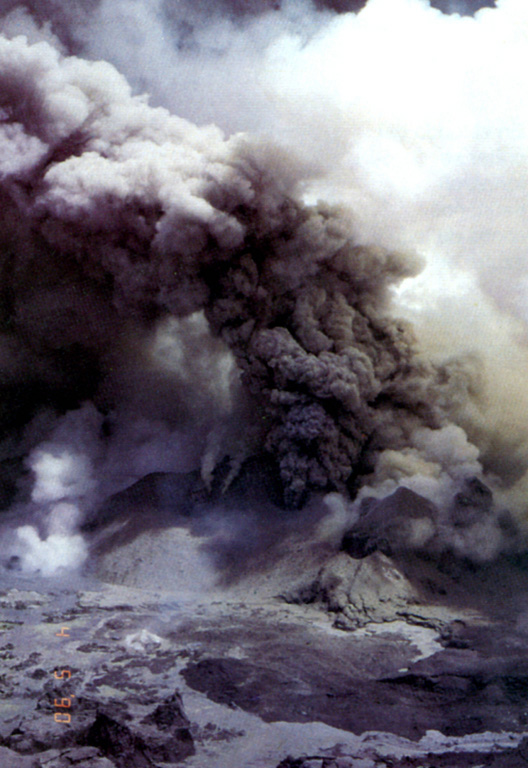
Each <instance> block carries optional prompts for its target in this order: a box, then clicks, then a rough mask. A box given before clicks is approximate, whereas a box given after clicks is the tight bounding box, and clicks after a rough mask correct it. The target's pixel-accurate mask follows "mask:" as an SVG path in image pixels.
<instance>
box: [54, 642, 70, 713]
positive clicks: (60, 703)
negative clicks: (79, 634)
mask: <svg viewBox="0 0 528 768" xmlns="http://www.w3.org/2000/svg"><path fill="white" fill-rule="evenodd" d="M68 630H69V627H61V631H60V632H56V633H55V636H56V637H69V636H70V635H69V634H68ZM53 677H54V678H55V680H70V679H71V670H69V669H68V668H65V669H61V670H60V671H59V670H55V672H54V673H53ZM74 698H75V695H74V694H70V695H69V696H65V697H62V698H60V699H54V700H53V706H54V707H55V710H56V711H55V713H54V715H53V719H54V720H55V722H56V723H64V724H68V723H71V714H70V713H69V712H66V711H64V710H67V709H70V708H71V706H72V700H73V699H74Z"/></svg>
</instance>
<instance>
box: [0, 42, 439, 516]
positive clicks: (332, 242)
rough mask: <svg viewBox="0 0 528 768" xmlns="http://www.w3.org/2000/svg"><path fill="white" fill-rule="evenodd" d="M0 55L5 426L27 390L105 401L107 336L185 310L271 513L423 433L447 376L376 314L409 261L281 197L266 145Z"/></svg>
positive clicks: (72, 63)
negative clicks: (223, 364)
mask: <svg viewBox="0 0 528 768" xmlns="http://www.w3.org/2000/svg"><path fill="white" fill-rule="evenodd" d="M0 56H1V60H0V63H1V67H0V78H1V82H0V92H1V93H2V103H1V109H2V115H3V123H2V129H1V130H2V152H1V160H2V164H1V173H2V189H1V194H2V269H3V286H4V287H3V290H4V296H5V300H4V308H3V334H2V364H3V371H4V374H3V378H4V395H3V399H4V403H5V407H6V410H7V415H10V414H11V413H12V412H13V401H17V400H18V399H19V392H20V388H21V387H23V386H27V385H28V382H30V383H31V385H32V389H31V390H30V392H31V394H33V390H34V389H35V388H37V390H38V392H39V395H38V397H39V398H40V400H41V404H42V401H46V400H48V399H49V400H50V401H51V403H52V404H53V405H55V406H56V407H62V408H65V407H70V408H71V407H72V406H73V405H75V404H78V403H80V402H82V401H83V400H85V399H88V398H90V399H93V400H95V402H96V403H98V404H99V406H100V407H104V408H105V409H106V410H107V411H108V410H110V409H113V408H116V407H117V406H118V405H119V398H120V392H119V391H116V389H118V388H119V387H118V384H116V382H117V381H118V380H119V373H117V374H116V371H115V369H116V367H117V368H120V367H121V368H123V367H126V365H127V364H130V363H127V360H128V358H127V355H128V354H129V350H128V348H127V340H129V339H131V338H132V337H134V338H135V339H136V343H138V344H139V340H140V339H141V338H143V339H145V340H146V339H147V337H148V336H149V334H152V333H153V329H154V328H155V327H156V326H157V325H159V324H160V322H161V321H162V320H163V319H164V318H166V317H167V316H168V315H170V316H172V317H175V318H184V317H188V316H190V315H193V314H194V313H198V312H202V311H203V312H204V313H205V317H206V319H207V321H208V324H209V328H210V331H211V333H212V334H213V335H214V336H217V337H220V338H221V339H222V340H223V341H224V342H225V344H226V345H227V347H228V348H229V349H230V350H231V351H232V353H233V354H234V356H235V358H236V361H237V364H238V368H239V370H240V371H241V375H242V382H243V384H244V386H245V389H246V391H247V392H248V393H249V396H250V399H251V408H250V412H251V414H252V419H251V422H250V423H249V424H248V434H251V439H252V443H253V444H252V446H251V450H253V451H254V450H258V451H261V450H262V451H264V452H266V453H267V454H268V455H269V456H270V457H273V458H274V460H275V461H276V462H277V465H278V468H279V473H280V477H281V480H282V483H283V486H284V497H285V502H286V504H287V505H290V506H298V505H299V504H301V503H302V502H303V501H304V500H305V498H306V494H307V492H308V491H309V490H311V489H321V490H329V489H334V490H335V489H339V490H345V489H346V488H347V487H349V488H352V487H354V485H355V483H356V481H357V476H358V474H360V473H362V472H363V473H364V472H366V471H371V470H372V468H373V464H372V457H373V455H374V452H377V451H379V449H380V448H382V447H383V448H385V449H386V448H393V449H399V448H402V447H403V446H404V445H406V444H407V442H408V440H409V435H410V434H411V432H412V431H413V430H414V429H416V427H418V426H420V425H425V426H428V427H433V428H434V427H439V426H441V425H442V424H443V422H444V421H445V418H446V417H445V412H444V408H443V404H444V402H445V400H446V398H447V390H448V389H449V387H450V375H449V371H448V370H446V369H436V368H434V367H433V366H431V365H429V364H427V363H424V362H422V361H420V360H419V358H418V357H417V356H416V354H415V351H414V348H413V341H412V337H411V335H410V333H409V331H408V330H407V329H406V328H405V327H404V326H403V325H401V324H400V323H398V322H396V321H394V320H392V319H390V318H389V317H388V315H387V312H386V309H387V307H386V304H387V296H388V289H389V287H390V286H391V285H392V284H393V283H395V282H397V281H398V280H400V279H401V278H403V277H406V276H409V275H411V274H413V273H414V272H415V270H416V267H417V263H416V260H415V259H411V258H408V257H404V256H400V255H397V254H392V253H389V252H385V251H383V250H377V249H375V248H367V247H365V246H359V245H356V244H355V243H354V236H353V227H352V226H351V225H350V223H349V222H348V221H347V218H346V216H344V215H340V214H339V213H338V212H336V211H332V210H329V209H326V208H324V207H321V206H314V207H307V206H303V205H301V204H300V203H298V202H294V200H293V198H292V197H291V196H290V194H289V193H290V191H291V188H292V185H293V183H294V182H295V180H296V168H295V165H294V164H292V163H290V162H289V161H288V159H287V158H286V157H282V156H281V155H280V154H277V150H275V149H274V148H273V147H272V146H267V145H265V144H253V145H252V144H251V143H250V142H248V141H247V140H246V139H244V138H242V137H233V138H232V139H230V140H224V139H223V137H222V136H221V134H220V132H219V131H218V130H216V129H214V128H206V129H198V128H196V127H194V126H193V125H191V124H189V123H187V122H185V121H183V120H180V119H178V118H176V117H173V116H170V115H169V114H168V113H167V112H166V111H165V110H163V109H152V108H150V107H149V106H148V105H147V104H146V103H145V102H144V100H142V99H141V98H137V97H132V96H131V95H130V92H129V88H128V86H127V84H126V83H125V81H124V80H123V79H122V78H121V77H120V76H119V75H118V74H117V72H116V71H115V70H113V68H112V67H110V66H109V65H106V64H103V63H96V64H90V63H88V62H85V61H82V60H79V59H74V58H66V59H61V58H60V57H59V56H58V54H57V53H56V51H55V50H53V49H52V48H51V47H49V46H48V45H47V44H46V43H40V44H37V45H35V46H29V45H27V43H26V42H25V41H24V40H22V39H15V40H13V41H6V40H4V41H2V43H1V48H0ZM145 343H146V342H145ZM139 364H141V363H139ZM10 393H16V394H15V395H14V396H12V397H10V396H9V395H10ZM174 397H175V398H177V397H178V393H177V392H175V393H174ZM32 405H33V406H34V403H33V404H32ZM180 407H185V404H184V403H183V404H181V406H180ZM256 446H258V448H257V447H256Z"/></svg>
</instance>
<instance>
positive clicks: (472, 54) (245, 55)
mask: <svg viewBox="0 0 528 768" xmlns="http://www.w3.org/2000/svg"><path fill="white" fill-rule="evenodd" d="M356 5H358V6H359V5H360V4H354V8H353V10H354V11H355V12H354V13H348V12H347V11H348V10H351V7H349V6H350V4H349V3H343V4H339V3H337V2H336V3H331V4H329V3H319V4H317V3H311V2H308V0H284V2H282V3H281V4H280V8H279V7H277V8H275V4H273V3H264V2H263V3H258V2H253V3H247V4H246V3H244V4H242V3H240V4H238V3H234V2H228V1H227V0H225V2H216V3H214V4H210V3H202V2H194V3H190V2H181V3H178V4H169V3H167V2H164V0H156V1H155V2H148V3H147V2H145V0H100V1H99V0H97V1H95V0H94V1H93V2H89V1H88V0H86V1H85V2H76V3H67V4H66V3H64V2H63V0H46V2H42V3H36V2H30V1H29V0H28V2H27V3H25V4H23V5H19V4H17V3H14V2H10V1H9V2H8V1H7V0H5V1H4V2H0V10H1V11H2V12H3V15H2V17H1V27H2V31H3V33H4V35H5V37H3V38H2V42H1V47H0V81H1V82H0V86H1V88H0V94H1V102H0V116H1V118H2V123H1V135H0V195H1V203H2V207H1V214H0V216H1V221H2V229H1V254H2V257H1V266H0V269H1V286H2V287H1V290H2V306H1V316H0V322H1V337H0V362H1V366H2V380H1V383H0V386H1V391H2V409H1V413H0V419H1V423H2V427H3V428H4V430H5V433H6V438H5V439H4V440H3V441H2V442H1V443H0V462H1V466H2V474H1V478H0V479H1V482H0V494H2V495H3V499H4V500H3V505H4V506H6V505H7V504H11V507H10V509H11V514H12V517H13V519H16V520H17V521H20V520H21V521H22V522H27V521H31V523H32V526H33V527H28V526H25V527H23V528H22V529H19V530H18V533H17V534H14V537H15V538H16V537H18V544H19V545H20V542H22V544H23V545H24V546H25V547H26V552H25V554H24V557H25V562H26V564H28V565H29V566H31V567H41V568H42V567H46V566H45V563H46V562H48V561H53V562H55V563H58V564H59V565H60V564H63V565H65V564H69V563H70V562H71V560H72V557H73V555H72V554H71V553H72V552H73V551H76V552H77V553H82V551H84V549H85V547H84V544H83V542H82V540H80V539H78V538H76V534H75V531H76V529H77V526H78V524H79V521H80V520H82V519H83V518H84V515H85V514H86V513H87V512H92V511H93V510H95V509H97V508H98V507H99V506H100V505H101V504H102V503H103V502H104V499H106V498H108V497H109V496H111V495H112V494H114V493H116V492H117V491H120V490H122V489H124V488H127V487H128V486H130V485H131V484H133V483H134V482H135V481H137V480H139V479H140V478H143V477H144V476H145V475H148V474H149V473H153V472H170V473H188V472H189V471H190V470H199V471H200V473H201V477H202V480H203V482H204V483H205V486H206V487H209V488H216V489H218V487H219V484H220V477H221V478H222V484H223V486H224V487H227V486H229V484H230V483H231V482H232V481H233V478H234V477H235V476H236V475H237V473H238V472H239V470H240V467H241V465H242V464H243V463H244V461H245V460H246V459H248V458H249V457H259V461H260V462H261V463H260V466H262V463H263V462H264V463H265V465H266V470H265V471H266V472H268V473H269V471H270V468H271V474H273V475H275V476H276V477H278V479H279V481H280V484H281V486H282V502H283V504H285V505H287V506H292V507H295V506H300V505H302V504H303V503H304V501H305V500H306V499H307V498H308V497H309V496H310V493H311V492H314V491H315V492H327V491H338V492H340V493H341V494H342V495H341V496H336V495H330V496H329V497H327V501H328V504H327V507H328V508H329V509H332V510H333V511H332V512H331V516H332V515H334V513H335V515H334V516H335V520H334V518H333V517H332V520H333V522H332V521H329V530H330V529H332V530H333V531H335V530H341V531H342V530H343V529H346V527H347V526H348V525H349V524H350V522H351V521H352V520H353V519H354V518H355V517H356V516H357V513H358V510H359V509H360V507H361V505H362V504H363V502H364V500H365V499H366V497H372V496H374V497H377V498H379V499H382V498H384V497H387V496H390V495H391V494H393V493H394V492H395V491H397V489H398V488H401V487H402V486H403V487H404V488H406V489H408V490H410V491H413V492H414V493H416V494H418V495H420V496H423V497H425V498H427V499H428V500H429V501H431V502H433V504H434V505H436V507H437V508H438V509H440V510H443V512H441V513H440V516H439V518H438V519H439V521H440V522H439V523H438V526H436V527H435V525H436V523H435V525H433V526H432V527H431V526H429V527H428V528H427V530H430V535H429V534H428V535H427V536H426V535H425V533H423V531H422V533H420V536H418V539H419V540H420V541H421V542H422V544H423V542H425V544H423V546H425V547H426V548H427V547H429V546H432V544H430V541H432V539H435V538H436V539H438V538H439V540H441V541H442V542H444V543H446V545H447V546H451V545H452V546H455V549H457V551H459V552H464V553H470V554H471V553H474V554H475V553H476V555H477V559H478V557H479V556H480V557H484V558H485V559H489V558H490V557H491V556H492V555H493V553H496V552H497V551H499V550H500V548H501V546H502V544H501V541H502V538H501V537H502V534H501V532H500V531H499V530H498V529H497V530H496V532H497V537H496V542H495V543H494V544H493V547H491V550H493V552H492V554H490V548H489V547H488V548H486V547H484V546H483V545H482V544H481V543H480V542H482V540H483V539H484V538H490V537H489V536H488V533H487V531H488V528H485V530H486V533H485V535H480V534H479V535H478V536H476V535H475V536H473V534H471V535H470V534H469V533H468V532H467V531H466V532H465V533H464V536H463V537H462V538H463V540H464V541H463V546H462V545H460V546H459V545H456V540H458V539H457V536H456V535H455V534H456V530H455V529H456V526H457V525H458V523H456V524H455V522H453V520H452V519H451V518H452V515H451V512H452V500H453V498H454V496H455V495H456V494H457V493H459V492H460V491H461V489H462V490H463V488H464V487H466V485H467V483H468V482H470V483H471V482H473V479H474V478H475V477H478V478H480V479H481V480H483V481H484V482H485V483H486V484H487V485H488V486H490V487H491V486H492V487H493V492H494V496H495V499H496V500H498V501H497V505H498V506H500V507H502V508H503V509H505V508H514V509H515V511H517V512H519V513H520V514H521V515H522V514H523V513H524V511H525V506H526V505H525V497H526V496H525V489H526V487H528V473H527V467H528V441H527V440H526V434H527V429H526V418H527V417H526V413H528V408H527V407H525V400H526V395H525V394H523V393H524V392H525V386H524V382H525V379H526V369H527V365H528V362H527V355H526V349H525V345H524V343H523V336H522V333H523V331H522V328H523V326H522V323H524V320H525V315H524V312H525V310H524V307H525V301H524V282H523V281H525V280H528V278H526V271H525V257H524V254H525V250H524V249H525V240H526V237H525V230H526V224H525V212H524V193H523V190H524V187H525V179H526V176H527V174H528V171H527V170H526V169H527V168H528V163H527V162H526V157H528V149H527V147H528V143H527V140H526V137H525V128H524V126H525V125H526V121H524V120H522V119H520V115H521V113H520V112H519V109H520V108H519V104H520V102H519V99H518V93H519V92H523V90H525V88H524V85H523V84H524V80H525V74H524V73H525V72H526V71H528V67H520V66H519V61H521V60H524V59H523V57H524V56H525V46H524V38H523V37H522V35H521V34H518V31H519V30H521V29H524V26H523V25H525V24H528V15H527V12H526V6H525V5H524V4H522V3H521V2H520V0H501V2H500V3H499V4H498V7H497V9H495V10H491V9H490V8H489V7H488V8H483V9H482V10H481V11H479V12H478V13H475V15H474V16H473V18H461V17H460V16H459V15H458V12H460V13H469V12H470V11H475V10H477V9H475V8H470V7H469V4H468V3H466V4H465V5H464V7H462V5H461V4H460V3H457V4H451V5H450V7H449V8H448V7H447V6H443V7H442V10H447V11H452V12H453V14H452V15H448V14H444V13H441V12H440V10H438V9H434V8H433V7H431V4H429V3H428V2H427V0H369V2H368V3H367V4H366V5H365V7H364V8H362V9H360V8H359V7H357V8H356V7H355V6H356ZM323 6H324V7H323ZM357 11H359V12H357ZM499 22H500V23H499ZM501 30H502V31H501ZM20 35H23V36H22V37H21V36H20ZM447 49H449V50H450V51H451V55H450V57H449V59H446V58H445V56H444V52H445V50H447ZM388 61H389V62H390V66H387V62H388ZM109 62H111V63H109ZM418 62H419V63H420V64H419V65H418ZM497 62H499V64H497ZM499 65H500V66H499ZM497 67H498V70H497ZM120 72H121V73H122V74H120ZM123 75H125V76H126V78H127V79H126V80H125V78H124V77H123ZM506 84H507V85H508V87H506ZM490 92H491V96H490ZM142 93H146V94H148V95H147V96H145V95H141V94H142ZM468 94H471V98H469V97H468ZM495 104H499V105H500V109H498V108H495V106H494V107H493V108H492V107H491V105H495ZM175 115H182V116H183V117H184V118H185V119H180V118H179V117H176V116H175ZM521 117H522V115H521ZM198 126H201V127H198ZM216 126H219V127H216ZM240 131H244V133H240ZM223 132H225V133H223ZM504 148H506V150H507V151H506V150H504ZM503 150H504V151H503ZM523 158H524V159H523ZM319 199H323V200H330V201H332V205H330V204H323V203H319V202H317V201H318V200H319ZM350 211H352V212H353V213H352V214H351V213H350ZM492 222H493V224H492ZM495 224H496V225H495ZM505 233H507V237H506V235H505ZM371 243H375V244H376V243H379V244H381V245H382V246H383V247H377V246H373V245H371ZM415 251H418V252H423V253H424V254H425V256H426V259H427V268H426V270H425V272H424V273H423V274H422V276H420V277H418V278H416V279H414V280H405V279H406V278H408V277H410V276H413V275H415V274H416V273H417V272H418V267H419V261H418V259H417V258H416V257H415V256H414V255H412V254H414V252H415ZM407 254H411V255H407ZM513 274H515V275H518V276H519V279H515V280H512V278H511V275H513ZM400 283H403V285H401V286H400V285H399V284H400ZM396 305H398V306H399V309H398V311H395V310H394V306H396ZM400 310H401V311H402V312H403V313H405V316H406V317H407V318H408V319H412V320H413V321H415V327H416V329H417V335H418V338H419V339H420V347H419V346H418V344H417V342H415V341H414V339H413V333H412V331H411V330H410V328H409V326H408V325H407V324H406V323H404V322H400V321H398V320H395V319H394V317H395V316H396V315H397V314H398V312H399V311H400ZM454 319H456V322H454ZM419 349H420V350H423V351H420V352H419V351H418V350H419ZM220 463H222V469H221V471H219V472H216V470H215V468H217V467H218V466H219V464H220ZM249 465H251V466H255V464H254V463H251V462H249ZM193 476H194V477H196V472H195V474H194V475H193ZM241 477H244V473H242V474H241ZM490 478H491V479H490ZM356 494H357V496H356ZM350 497H352V499H354V498H355V499H356V501H355V502H353V503H352V502H351V500H350ZM13 500H14V501H13ZM316 503H319V502H318V501H317V502H316V501H314V504H316ZM328 505H329V506H328ZM361 508H362V507H361ZM380 508H383V505H381V507H380ZM457 514H458V513H457ZM490 514H491V513H490ZM8 516H9V515H8ZM490 520H491V518H490ZM334 523H335V525H334ZM17 525H20V522H15V523H13V527H16V526H17ZM494 525H495V523H494V521H493V520H491V522H490V526H491V527H492V528H493V527H494ZM426 527H427V526H426ZM495 528H496V526H495ZM440 529H441V535H440V533H439V531H440ZM420 530H421V529H420ZM424 530H425V529H424ZM431 531H432V533H431ZM422 534H423V535H422ZM466 534H467V535H466ZM413 535H414V534H413ZM331 537H332V538H334V533H332V536H331ZM458 538H459V539H460V537H458ZM454 541H455V544H453V542H454ZM494 541H495V539H494ZM15 549H16V547H15ZM19 549H20V546H19ZM50 552H53V554H52V555H50V554H49V553H50ZM479 553H480V555H479ZM30 561H31V562H30ZM43 564H44V565H43Z"/></svg>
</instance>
